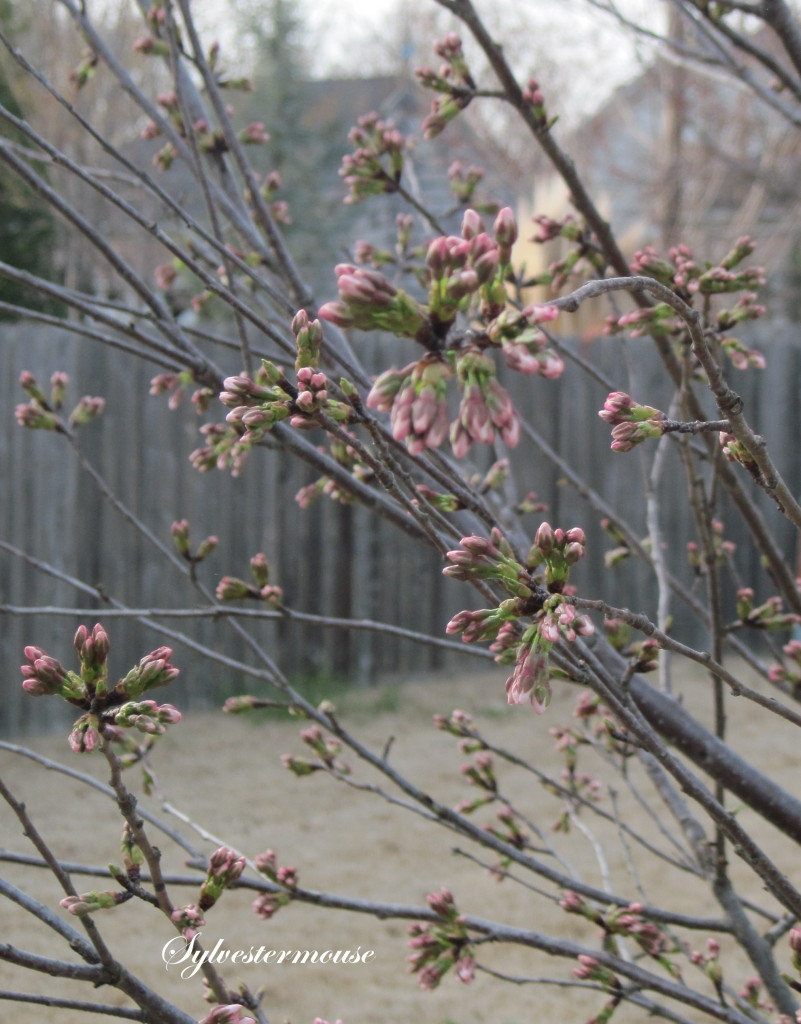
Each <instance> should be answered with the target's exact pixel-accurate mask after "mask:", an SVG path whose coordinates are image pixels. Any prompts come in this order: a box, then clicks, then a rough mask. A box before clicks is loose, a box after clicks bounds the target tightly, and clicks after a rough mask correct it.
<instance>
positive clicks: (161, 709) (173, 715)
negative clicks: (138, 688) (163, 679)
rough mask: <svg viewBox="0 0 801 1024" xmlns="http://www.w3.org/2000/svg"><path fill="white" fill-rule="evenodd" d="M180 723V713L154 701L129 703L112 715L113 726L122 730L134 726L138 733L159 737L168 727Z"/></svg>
mask: <svg viewBox="0 0 801 1024" xmlns="http://www.w3.org/2000/svg"><path fill="white" fill-rule="evenodd" d="M180 721H181V712H180V711H178V710H177V709H176V708H175V707H173V705H172V704H157V703H156V701H154V700H142V701H129V702H128V703H127V704H123V705H122V707H121V708H120V709H119V710H118V711H117V712H116V714H115V715H114V724H115V725H118V726H120V727H121V728H123V729H127V728H129V727H130V726H134V727H135V728H137V729H138V730H139V731H140V732H146V733H151V734H152V735H155V736H160V735H161V734H162V733H163V732H165V731H166V729H167V726H168V725H175V723H176V722H180Z"/></svg>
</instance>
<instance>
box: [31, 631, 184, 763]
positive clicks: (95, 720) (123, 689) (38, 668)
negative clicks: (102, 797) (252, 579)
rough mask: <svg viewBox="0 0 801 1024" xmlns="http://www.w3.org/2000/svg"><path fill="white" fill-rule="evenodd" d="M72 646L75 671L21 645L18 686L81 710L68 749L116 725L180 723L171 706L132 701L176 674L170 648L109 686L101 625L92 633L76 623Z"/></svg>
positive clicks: (83, 748)
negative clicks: (76, 664) (22, 659)
mask: <svg viewBox="0 0 801 1024" xmlns="http://www.w3.org/2000/svg"><path fill="white" fill-rule="evenodd" d="M73 646H74V647H75V651H76V653H77V655H78V658H79V660H80V669H79V671H78V672H73V671H71V670H67V669H65V668H64V666H63V665H62V664H61V663H60V662H59V661H57V660H56V659H55V658H51V657H50V655H48V654H46V653H45V651H43V650H42V649H41V648H40V647H32V646H31V647H26V648H25V658H26V659H27V664H25V665H23V666H22V667H21V672H22V687H23V689H24V690H25V691H26V693H29V694H31V695H32V696H34V697H45V696H58V697H61V698H62V699H63V700H66V701H67V702H68V703H70V704H73V705H74V706H76V707H79V708H81V709H82V710H83V711H84V714H83V715H81V717H80V718H78V719H77V721H76V722H75V723H74V724H73V728H72V731H71V732H70V736H69V744H70V747H71V748H72V750H74V751H75V752H77V753H86V752H89V751H91V750H94V748H95V747H96V746H97V745H98V743H99V742H100V736H101V733H102V732H103V731H104V730H105V731H106V734H107V735H108V736H109V737H114V738H116V736H117V734H118V733H119V730H120V729H124V728H128V727H130V726H135V727H138V728H140V729H142V730H143V731H145V732H151V733H160V732H163V731H164V726H165V725H168V724H171V723H172V722H178V721H180V719H181V715H180V713H179V712H178V711H176V709H175V708H174V707H172V705H170V704H164V705H162V706H161V707H159V706H158V705H156V704H155V702H154V701H144V702H141V703H140V704H131V703H130V701H131V700H132V699H134V700H135V698H137V697H138V696H139V695H140V694H141V693H143V692H144V691H145V690H148V689H152V688H153V687H156V686H164V685H166V684H167V683H169V682H171V681H172V680H173V679H174V678H175V677H176V676H177V675H178V669H177V668H175V667H174V666H173V665H172V664H171V663H170V658H171V657H172V651H171V650H170V648H169V647H159V648H158V649H157V650H155V651H152V652H151V653H150V654H148V655H146V656H145V657H144V658H143V659H142V660H141V661H140V662H139V664H138V665H137V666H135V667H134V668H133V669H131V671H130V672H129V673H128V674H127V675H126V676H125V677H124V678H123V679H120V680H119V681H118V682H117V684H116V685H115V686H114V687H113V688H112V689H109V686H108V666H107V660H108V653H109V639H108V634H107V633H106V631H105V630H104V629H103V627H102V626H101V625H100V624H99V623H98V624H97V625H95V626H94V628H93V629H92V630H91V631H90V630H88V629H87V627H86V626H80V627H79V628H78V630H77V632H76V633H75V637H74V640H73ZM137 716H139V717H138V718H137ZM146 721H147V723H148V724H147V725H145V722H146ZM115 726H116V728H115Z"/></svg>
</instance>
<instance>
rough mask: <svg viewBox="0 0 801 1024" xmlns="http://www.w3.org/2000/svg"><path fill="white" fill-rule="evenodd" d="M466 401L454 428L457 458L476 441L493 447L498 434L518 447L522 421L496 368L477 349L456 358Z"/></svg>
mask: <svg viewBox="0 0 801 1024" xmlns="http://www.w3.org/2000/svg"><path fill="white" fill-rule="evenodd" d="M456 374H457V379H458V381H459V385H460V387H461V389H462V399H461V401H460V403H459V412H458V415H457V418H456V420H454V422H453V423H452V424H451V430H450V441H451V448H452V449H453V454H454V455H455V456H456V458H462V457H463V456H464V455H466V454H467V452H468V451H469V449H470V446H471V445H472V443H473V442H474V441H478V442H479V443H481V444H492V442H493V441H494V440H495V434H496V431H497V433H499V434H500V436H501V438H502V439H503V441H504V443H505V444H507V445H509V447H514V446H515V445H516V444H517V443H518V441H519V440H520V418H519V417H518V414H517V410H516V409H515V407H514V404H513V403H512V399H511V398H510V396H509V393H508V391H506V389H505V388H504V387H502V386H501V384H500V383H499V381H498V379H497V377H496V375H495V364H494V363H493V361H492V359H490V357H489V356H487V355H485V354H484V353H483V352H481V351H480V350H479V349H477V348H472V347H468V348H467V349H465V350H463V351H462V352H460V353H459V354H458V356H457V358H456Z"/></svg>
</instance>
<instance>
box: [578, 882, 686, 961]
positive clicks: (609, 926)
mask: <svg viewBox="0 0 801 1024" xmlns="http://www.w3.org/2000/svg"><path fill="white" fill-rule="evenodd" d="M559 906H560V907H561V908H562V909H563V910H564V911H566V912H567V913H568V914H578V915H579V916H581V917H584V918H586V919H587V920H588V921H592V922H593V924H597V925H598V926H599V927H600V928H601V930H602V932H603V935H604V936H607V937H608V936H612V935H621V936H624V937H629V938H632V939H634V941H635V942H636V943H637V944H638V945H639V946H640V948H641V949H642V950H643V952H644V953H646V954H647V955H648V956H650V957H653V958H654V959H655V960H657V961H658V962H659V963H660V964H662V966H664V967H665V968H666V969H667V970H668V971H669V972H670V973H671V974H675V973H676V966H675V964H673V963H672V962H671V961H669V960H668V959H667V958H666V956H665V954H666V953H667V952H668V951H669V950H670V948H671V943H670V940H669V939H668V936H667V935H666V934H665V933H664V932H663V931H662V930H661V929H660V928H658V927H657V926H656V925H655V924H654V923H653V922H652V921H649V920H647V919H646V918H645V917H644V909H645V908H644V907H643V905H642V904H641V903H630V904H629V905H628V906H626V907H613V908H611V909H610V910H607V911H606V912H602V911H600V910H599V909H598V908H597V907H596V906H595V905H594V904H592V903H590V902H589V901H587V900H585V899H584V897H583V896H580V895H579V894H578V893H576V892H573V891H572V890H568V891H566V892H565V894H564V896H563V897H562V899H561V900H560V901H559ZM587 959H594V958H584V960H583V959H582V957H579V960H580V961H582V962H585V960H587ZM596 963H597V961H596ZM587 966H589V967H592V966H593V965H587ZM573 973H574V974H576V977H579V976H580V975H579V974H578V972H577V971H574V972H573ZM583 977H586V978H588V979H589V978H590V977H591V976H590V975H589V974H585V975H583ZM592 980H595V981H599V980H601V979H600V978H598V977H594V978H592Z"/></svg>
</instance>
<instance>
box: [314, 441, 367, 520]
mask: <svg viewBox="0 0 801 1024" xmlns="http://www.w3.org/2000/svg"><path fill="white" fill-rule="evenodd" d="M343 432H344V433H345V434H347V435H350V436H352V434H351V432H350V431H348V430H347V429H346V430H344V431H343ZM328 443H329V452H330V454H331V456H332V458H333V459H334V461H335V462H336V463H337V464H338V465H340V466H342V467H343V468H344V469H346V470H347V471H348V473H350V475H351V476H352V477H353V478H354V479H355V480H358V481H359V482H361V483H370V482H371V481H372V480H373V479H374V477H375V473H374V471H373V470H372V469H371V468H370V467H369V466H367V465H365V463H364V462H362V458H361V455H360V454H359V452H358V451H357V450H356V449H355V448H354V447H353V445H351V444H348V443H347V442H346V441H345V440H343V439H342V438H341V437H332V436H331V435H329V438H328ZM317 450H318V451H320V452H322V453H323V454H325V453H326V450H325V448H323V447H318V449H317ZM323 495H326V496H327V497H329V498H331V499H332V500H333V501H339V502H342V504H343V505H350V504H352V503H353V501H354V497H353V495H352V494H351V492H350V491H348V490H346V489H345V488H344V487H341V486H340V484H339V483H338V482H337V481H336V480H335V479H334V478H332V477H329V476H321V477H318V479H317V480H315V481H314V483H311V484H307V485H306V486H305V487H301V489H300V490H299V491H298V492H297V494H296V495H295V501H296V502H297V503H298V505H300V507H301V508H309V507H310V506H311V505H312V504H313V503H314V502H315V501H316V500H317V499H318V498H320V497H322V496H323Z"/></svg>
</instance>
